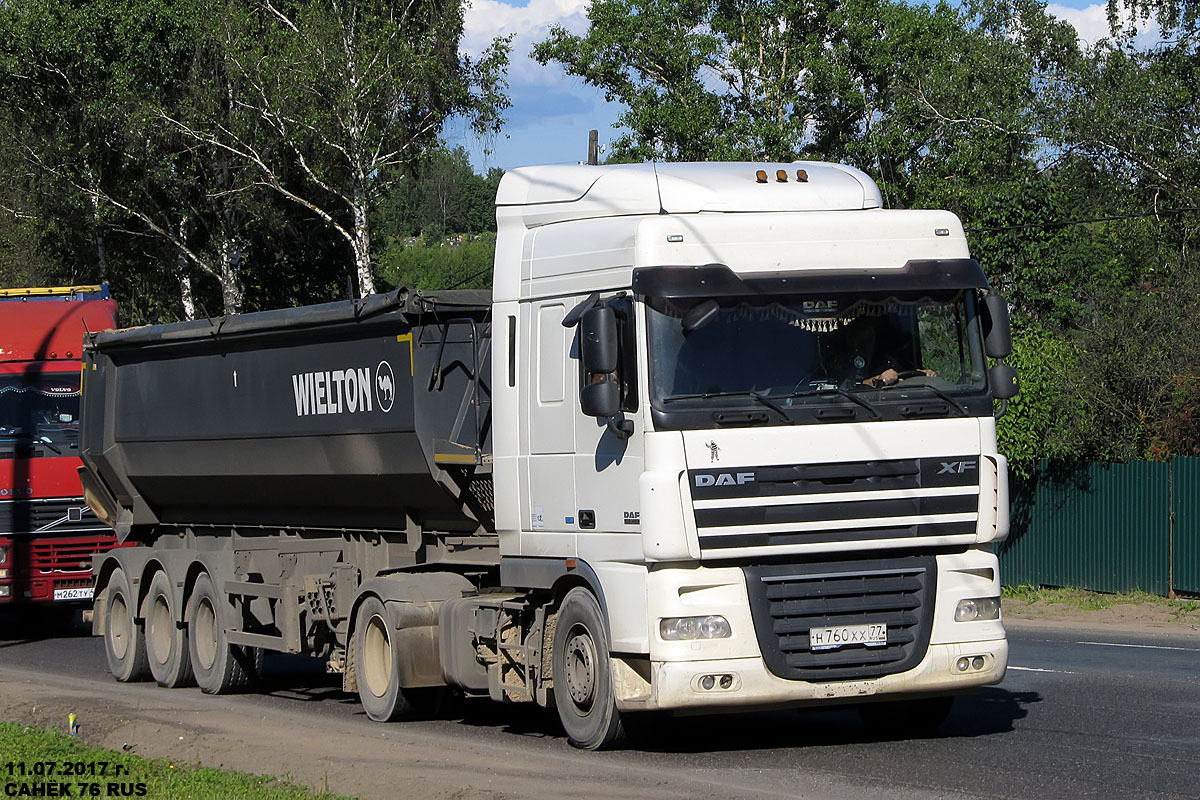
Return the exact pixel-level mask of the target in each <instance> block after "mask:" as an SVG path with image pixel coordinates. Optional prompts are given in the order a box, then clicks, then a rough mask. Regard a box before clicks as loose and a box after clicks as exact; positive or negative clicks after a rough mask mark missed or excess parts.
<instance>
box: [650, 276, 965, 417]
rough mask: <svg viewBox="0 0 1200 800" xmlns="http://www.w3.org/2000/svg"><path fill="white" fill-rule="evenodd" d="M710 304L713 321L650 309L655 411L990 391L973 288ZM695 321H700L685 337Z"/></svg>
mask: <svg viewBox="0 0 1200 800" xmlns="http://www.w3.org/2000/svg"><path fill="white" fill-rule="evenodd" d="M704 302H705V303H708V304H709V306H710V309H709V311H710V314H709V315H702V314H697V313H696V312H695V311H693V312H692V313H691V314H688V311H689V309H688V308H683V307H678V306H676V305H675V304H673V303H671V302H668V301H655V300H653V299H652V300H651V301H650V302H648V304H647V312H646V314H647V328H648V340H649V349H650V383H651V392H652V395H651V399H652V402H653V405H654V406H655V408H658V409H660V410H668V411H669V410H677V409H679V408H685V407H688V406H692V407H696V406H698V405H704V406H706V407H711V406H713V405H714V404H716V405H722V403H720V402H719V398H727V399H729V400H736V399H738V398H740V399H741V402H742V403H743V404H744V403H745V401H746V398H747V397H748V396H750V395H757V396H758V398H759V399H757V400H756V399H755V398H753V397H751V398H750V399H751V401H752V402H758V403H761V402H762V399H764V398H765V399H772V400H774V401H775V403H774V405H779V406H783V407H789V406H800V405H804V404H805V403H810V404H811V403H814V402H815V403H823V402H826V399H827V398H826V396H828V398H833V399H834V400H837V399H838V398H841V399H840V400H839V402H847V401H848V399H853V400H854V401H855V402H856V403H859V404H864V403H867V402H868V401H869V402H870V403H877V402H878V401H879V400H881V399H887V398H888V396H889V395H887V394H881V392H885V391H887V390H890V389H899V388H904V389H909V390H912V391H910V392H908V394H912V393H914V392H916V387H918V386H923V387H925V389H924V390H923V391H924V393H925V394H927V395H932V396H934V397H938V396H942V397H944V396H946V395H953V394H962V393H966V392H975V393H977V392H982V391H983V390H984V389H986V380H985V376H984V360H983V356H982V351H981V347H980V343H979V334H978V324H977V323H976V321H975V302H974V295H973V293H972V292H970V291H952V292H944V293H941V294H938V295H935V296H932V297H931V296H928V294H927V293H926V294H925V295H923V296H920V297H894V296H893V297H881V298H876V299H864V298H862V297H848V296H839V295H830V296H822V297H809V296H801V297H793V298H783V299H781V300H779V301H778V302H772V303H769V304H765V303H763V302H762V300H761V299H756V298H746V297H740V298H739V297H728V298H720V299H719V300H716V301H714V300H708V301H704ZM713 306H718V307H715V308H711V307H713ZM698 310H699V309H697V311H698ZM685 315H686V316H687V319H688V320H689V321H691V322H693V323H695V322H699V323H700V324H699V325H698V326H696V327H694V328H693V329H692V330H690V331H688V332H685V327H686V326H685V324H684V319H685ZM705 316H707V319H702V317H705ZM898 394H899V393H898ZM859 395H862V398H860V397H859ZM714 401H717V402H716V403H714Z"/></svg>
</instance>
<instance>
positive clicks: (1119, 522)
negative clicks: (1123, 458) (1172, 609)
mask: <svg viewBox="0 0 1200 800" xmlns="http://www.w3.org/2000/svg"><path fill="white" fill-rule="evenodd" d="M997 552H998V553H999V555H1000V574H1001V577H1002V579H1003V581H1004V583H1005V585H1008V586H1015V585H1020V584H1032V585H1041V586H1071V587H1075V588H1079V589H1092V590H1095V591H1100V592H1127V591H1133V590H1136V589H1140V590H1142V591H1146V592H1151V593H1153V594H1159V595H1164V596H1166V595H1169V594H1171V593H1172V592H1173V591H1174V592H1184V593H1187V594H1193V593H1196V594H1200V458H1175V459H1172V460H1171V461H1170V462H1169V463H1157V462H1146V461H1142V462H1132V463H1128V464H1055V463H1049V462H1043V463H1041V464H1039V465H1038V467H1037V469H1036V470H1035V472H1034V474H1033V475H1032V476H1030V477H1029V478H1025V479H1017V478H1014V480H1013V482H1012V529H1011V533H1010V534H1009V537H1008V539H1007V540H1006V541H1005V542H1003V543H1001V544H999V545H997Z"/></svg>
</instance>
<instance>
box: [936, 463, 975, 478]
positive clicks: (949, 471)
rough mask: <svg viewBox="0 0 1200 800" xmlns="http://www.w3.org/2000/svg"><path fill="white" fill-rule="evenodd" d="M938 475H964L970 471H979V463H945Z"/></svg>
mask: <svg viewBox="0 0 1200 800" xmlns="http://www.w3.org/2000/svg"><path fill="white" fill-rule="evenodd" d="M941 464H942V468H941V469H939V470H938V475H962V474H963V473H964V472H966V471H967V470H969V469H978V464H979V462H978V461H943V462H941Z"/></svg>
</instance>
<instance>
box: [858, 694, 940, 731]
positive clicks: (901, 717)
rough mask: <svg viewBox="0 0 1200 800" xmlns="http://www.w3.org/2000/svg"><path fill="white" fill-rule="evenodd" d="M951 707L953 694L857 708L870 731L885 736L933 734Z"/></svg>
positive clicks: (866, 704)
mask: <svg viewBox="0 0 1200 800" xmlns="http://www.w3.org/2000/svg"><path fill="white" fill-rule="evenodd" d="M953 707H954V697H953V696H943V697H926V698H922V699H920V700H892V701H889V702H884V703H865V704H863V705H861V706H859V707H858V713H859V716H861V717H862V718H863V722H865V723H867V725H868V726H869V727H870V728H871V729H872V730H875V731H877V732H879V733H883V734H886V735H888V736H905V735H914V736H932V735H933V734H935V733H937V731H938V728H940V727H942V723H943V722H945V721H946V718H947V717H949V716H950V710H951V709H952V708H953Z"/></svg>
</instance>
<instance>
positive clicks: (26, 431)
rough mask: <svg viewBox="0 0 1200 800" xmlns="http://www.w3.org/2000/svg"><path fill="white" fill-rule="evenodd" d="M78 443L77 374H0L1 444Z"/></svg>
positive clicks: (68, 444)
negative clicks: (23, 442)
mask: <svg viewBox="0 0 1200 800" xmlns="http://www.w3.org/2000/svg"><path fill="white" fill-rule="evenodd" d="M13 441H40V442H43V443H47V442H48V443H50V444H52V445H58V446H60V447H61V446H63V445H67V446H72V447H73V446H76V445H77V443H78V441H79V373H61V374H38V375H0V443H4V442H9V443H11V442H13Z"/></svg>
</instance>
